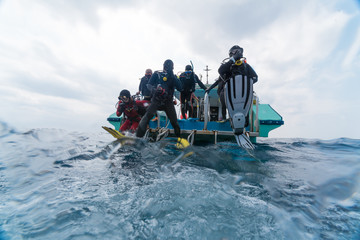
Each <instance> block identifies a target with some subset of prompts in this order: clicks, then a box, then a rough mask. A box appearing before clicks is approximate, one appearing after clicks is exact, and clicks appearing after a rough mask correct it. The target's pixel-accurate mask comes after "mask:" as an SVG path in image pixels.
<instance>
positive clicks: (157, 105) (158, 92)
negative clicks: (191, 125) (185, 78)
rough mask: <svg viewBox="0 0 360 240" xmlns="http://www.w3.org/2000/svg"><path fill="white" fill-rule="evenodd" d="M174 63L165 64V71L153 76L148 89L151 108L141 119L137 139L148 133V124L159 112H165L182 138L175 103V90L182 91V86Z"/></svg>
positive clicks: (167, 62) (167, 61) (169, 61)
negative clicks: (174, 70)
mask: <svg viewBox="0 0 360 240" xmlns="http://www.w3.org/2000/svg"><path fill="white" fill-rule="evenodd" d="M173 69H174V63H173V61H171V60H170V59H168V60H166V61H165V62H164V66H163V71H155V72H154V74H153V75H152V76H151V78H150V80H149V82H148V84H147V87H148V89H149V90H150V93H151V95H152V98H151V103H150V106H149V107H148V108H147V110H146V113H145V115H144V116H143V117H142V118H141V121H140V123H139V127H138V129H137V130H136V137H143V136H144V135H145V132H146V128H147V124H148V123H149V121H150V119H151V118H152V117H153V116H154V115H155V114H156V111H157V110H163V111H165V113H166V115H167V117H168V118H169V120H170V123H171V125H172V126H173V128H174V132H175V135H176V136H177V137H180V126H179V123H178V121H177V117H176V111H175V107H174V103H173V96H174V90H175V88H176V89H177V90H178V91H180V92H181V91H182V85H181V82H180V81H179V79H178V78H177V77H176V76H175V75H174V72H173Z"/></svg>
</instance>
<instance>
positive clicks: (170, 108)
mask: <svg viewBox="0 0 360 240" xmlns="http://www.w3.org/2000/svg"><path fill="white" fill-rule="evenodd" d="M165 113H166V115H167V116H168V118H169V120H170V123H171V125H172V126H173V128H174V132H175V135H176V136H177V137H180V126H179V123H178V121H177V118H176V111H175V107H174V104H172V102H171V103H168V104H166V106H165Z"/></svg>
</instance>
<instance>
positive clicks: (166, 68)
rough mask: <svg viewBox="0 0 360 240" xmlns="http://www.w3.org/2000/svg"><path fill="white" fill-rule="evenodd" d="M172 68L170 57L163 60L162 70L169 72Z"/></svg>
mask: <svg viewBox="0 0 360 240" xmlns="http://www.w3.org/2000/svg"><path fill="white" fill-rule="evenodd" d="M173 69H174V63H173V61H171V60H170V59H168V60H166V61H165V62H164V71H165V72H169V71H172V70H173Z"/></svg>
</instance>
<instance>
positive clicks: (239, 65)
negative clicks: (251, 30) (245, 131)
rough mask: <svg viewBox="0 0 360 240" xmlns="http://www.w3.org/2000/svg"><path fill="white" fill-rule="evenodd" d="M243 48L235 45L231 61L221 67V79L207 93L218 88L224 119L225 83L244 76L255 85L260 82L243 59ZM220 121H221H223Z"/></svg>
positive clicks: (230, 52)
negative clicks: (238, 76) (235, 77)
mask: <svg viewBox="0 0 360 240" xmlns="http://www.w3.org/2000/svg"><path fill="white" fill-rule="evenodd" d="M243 52H244V50H243V48H241V47H239V46H238V45H234V46H233V47H231V48H230V50H229V58H228V59H229V60H228V61H227V62H225V63H223V64H221V66H220V67H219V70H218V72H219V74H220V76H219V78H218V80H216V82H215V83H214V84H213V85H211V86H210V87H209V88H208V90H207V92H209V91H210V90H211V89H213V88H214V87H216V86H217V85H219V86H218V90H217V93H218V95H219V98H220V102H221V108H222V112H221V114H222V118H223V119H225V118H226V101H225V92H224V86H225V83H226V82H227V81H228V80H229V79H230V78H231V77H234V76H235V75H239V74H241V75H244V76H247V77H249V78H251V79H252V81H253V84H254V83H256V82H257V81H258V76H257V74H256V72H255V71H254V69H253V68H252V67H251V66H250V65H249V64H248V63H247V61H246V58H244V57H243ZM223 119H221V118H220V119H219V120H223ZM247 125H248V117H247V118H246V126H247Z"/></svg>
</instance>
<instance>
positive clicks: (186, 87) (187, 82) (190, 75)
mask: <svg viewBox="0 0 360 240" xmlns="http://www.w3.org/2000/svg"><path fill="white" fill-rule="evenodd" d="M180 82H181V84H182V86H183V90H182V91H181V92H180V101H181V115H182V117H183V119H186V113H187V112H188V111H189V112H190V114H189V115H188V116H189V117H193V110H192V95H193V92H195V84H196V83H197V84H199V86H200V87H201V88H202V89H204V90H206V87H205V85H204V84H203V83H202V82H201V81H200V80H199V77H198V76H197V75H196V74H195V73H194V72H193V69H192V67H191V66H190V65H186V67H185V72H183V73H181V74H180ZM190 105H191V106H190Z"/></svg>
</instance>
